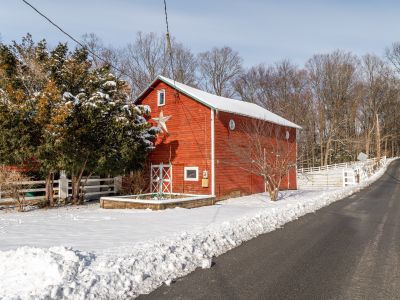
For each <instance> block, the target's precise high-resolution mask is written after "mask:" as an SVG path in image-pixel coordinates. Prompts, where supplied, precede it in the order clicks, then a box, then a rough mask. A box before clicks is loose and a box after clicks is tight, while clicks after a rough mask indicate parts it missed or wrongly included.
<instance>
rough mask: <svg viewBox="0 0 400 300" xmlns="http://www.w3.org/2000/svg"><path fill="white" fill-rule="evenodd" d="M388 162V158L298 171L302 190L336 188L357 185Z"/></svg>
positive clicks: (299, 184) (298, 179)
mask: <svg viewBox="0 0 400 300" xmlns="http://www.w3.org/2000/svg"><path fill="white" fill-rule="evenodd" d="M385 162H386V156H384V157H382V158H381V159H380V160H379V161H378V159H376V158H371V159H368V160H365V161H357V162H349V163H342V164H333V165H328V166H322V167H314V168H301V169H298V170H297V181H298V186H299V187H300V188H311V189H312V188H334V187H344V186H348V185H355V184H359V183H360V182H363V181H364V180H365V179H366V178H368V177H369V176H371V175H372V174H373V173H374V172H375V170H376V169H377V167H378V166H380V165H382V164H384V163H385Z"/></svg>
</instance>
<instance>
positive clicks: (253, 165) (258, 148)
mask: <svg viewBox="0 0 400 300" xmlns="http://www.w3.org/2000/svg"><path fill="white" fill-rule="evenodd" d="M227 149H229V150H228V151H231V153H232V154H233V157H234V159H233V160H229V161H225V162H224V163H226V164H230V165H233V166H236V167H238V168H241V169H243V170H244V171H246V172H248V173H252V174H255V175H257V176H261V177H262V178H263V181H264V187H265V192H268V194H269V196H270V199H271V200H272V201H276V200H277V199H278V193H279V189H280V187H281V184H282V180H283V179H284V178H285V177H287V176H288V175H289V171H290V170H293V168H295V166H296V144H295V137H294V134H293V135H292V136H290V129H288V128H287V129H285V128H280V127H277V126H276V125H273V124H271V123H268V122H265V121H262V120H255V119H252V120H250V121H249V122H244V123H242V124H241V126H239V128H238V129H237V130H235V132H233V134H232V139H231V142H230V144H229V147H227Z"/></svg>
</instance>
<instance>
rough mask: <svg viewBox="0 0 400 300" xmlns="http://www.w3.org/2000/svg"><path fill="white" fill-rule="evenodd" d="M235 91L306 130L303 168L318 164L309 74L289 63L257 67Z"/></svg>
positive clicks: (301, 149)
mask: <svg viewBox="0 0 400 300" xmlns="http://www.w3.org/2000/svg"><path fill="white" fill-rule="evenodd" d="M235 90H236V92H237V93H238V94H239V95H240V96H241V98H242V100H244V101H248V102H253V103H256V104H258V105H260V106H262V107H264V108H266V109H268V110H270V111H272V112H274V113H276V114H278V115H280V116H282V117H284V118H286V119H288V120H290V121H293V122H295V123H297V124H300V125H301V126H302V127H303V131H302V139H301V140H300V141H299V145H298V146H299V153H300V156H301V157H302V158H303V160H304V161H301V162H299V163H300V164H301V165H306V166H309V164H311V165H313V164H314V162H315V161H316V159H315V155H316V148H317V143H316V139H315V118H314V116H315V109H314V103H313V101H312V97H311V91H310V87H309V81H308V74H307V71H306V70H302V69H299V68H298V67H296V66H295V65H293V64H291V63H290V62H289V61H287V60H283V61H281V62H278V63H276V64H274V65H272V66H266V65H263V64H261V65H257V66H255V67H252V68H250V69H249V70H247V71H246V72H245V73H244V74H242V75H240V76H239V78H238V79H237V80H236V82H235Z"/></svg>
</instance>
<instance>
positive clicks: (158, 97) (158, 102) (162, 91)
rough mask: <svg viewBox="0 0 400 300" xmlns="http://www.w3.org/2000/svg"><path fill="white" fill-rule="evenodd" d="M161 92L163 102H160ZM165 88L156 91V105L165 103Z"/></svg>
mask: <svg viewBox="0 0 400 300" xmlns="http://www.w3.org/2000/svg"><path fill="white" fill-rule="evenodd" d="M161 93H163V94H164V103H163V104H160V94H161ZM165 101H166V100H165V90H158V91H157V105H158V106H164V105H165Z"/></svg>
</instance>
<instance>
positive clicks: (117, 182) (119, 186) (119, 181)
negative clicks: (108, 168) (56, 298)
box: [114, 176, 122, 194]
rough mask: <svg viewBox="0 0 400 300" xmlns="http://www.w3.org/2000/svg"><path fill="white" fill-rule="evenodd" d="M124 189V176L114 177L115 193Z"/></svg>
mask: <svg viewBox="0 0 400 300" xmlns="http://www.w3.org/2000/svg"><path fill="white" fill-rule="evenodd" d="M121 190H122V176H117V177H114V193H115V194H118V193H120V192H121Z"/></svg>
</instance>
